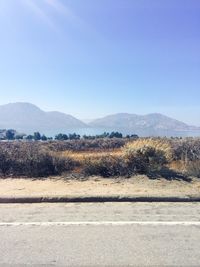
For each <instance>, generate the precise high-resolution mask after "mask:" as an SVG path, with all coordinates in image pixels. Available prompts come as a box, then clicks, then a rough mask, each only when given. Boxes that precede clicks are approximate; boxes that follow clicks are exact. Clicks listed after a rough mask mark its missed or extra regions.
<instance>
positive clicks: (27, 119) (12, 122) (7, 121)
mask: <svg viewBox="0 0 200 267" xmlns="http://www.w3.org/2000/svg"><path fill="white" fill-rule="evenodd" d="M0 129H15V130H17V131H18V132H23V133H27V134H28V133H33V132H35V131H39V132H41V133H44V134H46V135H50V136H52V135H55V134H57V133H60V132H61V133H71V132H76V133H79V134H99V133H102V132H104V131H109V132H111V131H120V132H122V133H123V134H138V135H139V136H198V135H200V127H195V126H190V125H187V124H186V123H183V122H181V121H178V120H175V119H172V118H169V117H167V116H165V115H162V114H159V113H153V114H148V115H136V114H128V113H119V114H114V115H109V116H106V117H104V118H100V119H96V120H93V121H92V122H90V123H84V122H82V121H81V120H78V119H77V118H75V117H73V116H71V115H68V114H65V113H61V112H58V111H52V112H45V111H43V110H41V109H40V108H38V107H37V106H35V105H33V104H30V103H11V104H7V105H2V106H0Z"/></svg>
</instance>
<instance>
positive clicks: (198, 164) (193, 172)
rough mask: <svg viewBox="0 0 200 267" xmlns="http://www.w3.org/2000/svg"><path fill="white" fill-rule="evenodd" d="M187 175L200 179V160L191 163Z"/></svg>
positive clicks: (187, 168)
mask: <svg viewBox="0 0 200 267" xmlns="http://www.w3.org/2000/svg"><path fill="white" fill-rule="evenodd" d="M186 173H187V175H189V176H193V177H197V178H200V160H197V161H189V162H188V163H187V165H186Z"/></svg>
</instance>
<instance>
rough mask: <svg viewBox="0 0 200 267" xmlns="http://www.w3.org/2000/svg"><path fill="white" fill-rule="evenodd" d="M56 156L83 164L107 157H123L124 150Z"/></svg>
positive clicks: (66, 152) (69, 153) (62, 153)
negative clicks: (90, 160) (89, 160)
mask: <svg viewBox="0 0 200 267" xmlns="http://www.w3.org/2000/svg"><path fill="white" fill-rule="evenodd" d="M56 155H59V156H61V157H69V158H71V159H73V160H76V161H78V162H80V163H81V162H83V161H85V160H88V159H93V160H98V159H100V158H102V157H106V156H121V155H122V150H121V149H112V150H110V149H107V150H101V151H91V150H89V151H80V152H75V151H70V150H67V151H63V152H57V153H56Z"/></svg>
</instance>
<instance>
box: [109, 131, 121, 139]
mask: <svg viewBox="0 0 200 267" xmlns="http://www.w3.org/2000/svg"><path fill="white" fill-rule="evenodd" d="M122 137H123V135H122V134H121V133H119V132H112V133H110V135H109V138H122Z"/></svg>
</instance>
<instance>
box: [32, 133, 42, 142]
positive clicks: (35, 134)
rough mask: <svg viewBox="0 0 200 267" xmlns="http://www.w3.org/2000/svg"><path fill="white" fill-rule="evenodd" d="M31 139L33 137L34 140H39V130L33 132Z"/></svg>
mask: <svg viewBox="0 0 200 267" xmlns="http://www.w3.org/2000/svg"><path fill="white" fill-rule="evenodd" d="M33 139H34V140H35V141H39V140H41V134H40V133H39V132H35V133H34V136H33Z"/></svg>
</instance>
